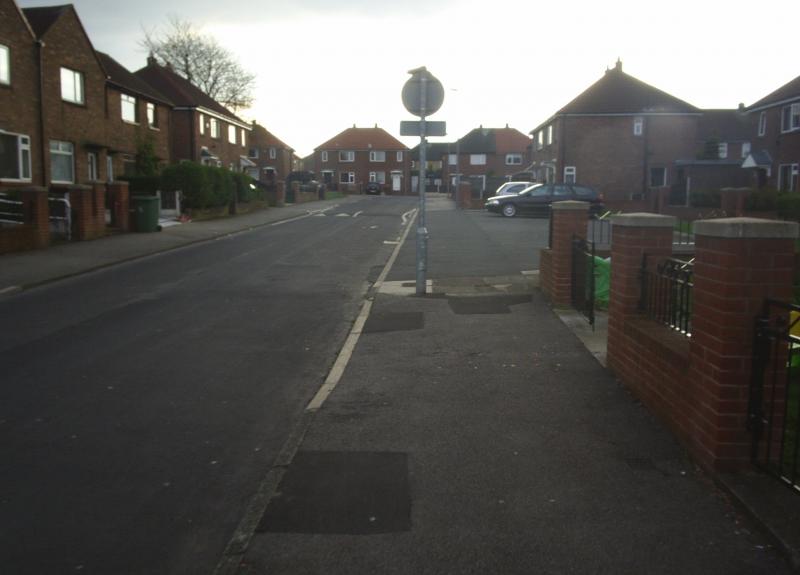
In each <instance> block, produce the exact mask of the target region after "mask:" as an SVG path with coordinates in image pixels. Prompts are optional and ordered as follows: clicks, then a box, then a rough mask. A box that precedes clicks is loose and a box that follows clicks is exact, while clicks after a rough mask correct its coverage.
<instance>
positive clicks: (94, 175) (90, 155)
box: [86, 152, 100, 182]
mask: <svg viewBox="0 0 800 575" xmlns="http://www.w3.org/2000/svg"><path fill="white" fill-rule="evenodd" d="M97 162H98V157H97V152H87V153H86V177H87V179H88V180H89V181H90V182H96V181H98V180H99V175H100V173H99V172H98V170H97Z"/></svg>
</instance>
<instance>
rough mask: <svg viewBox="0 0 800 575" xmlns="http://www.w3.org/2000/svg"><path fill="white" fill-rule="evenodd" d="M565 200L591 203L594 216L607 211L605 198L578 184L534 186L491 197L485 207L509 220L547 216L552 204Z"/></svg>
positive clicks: (591, 211)
mask: <svg viewBox="0 0 800 575" xmlns="http://www.w3.org/2000/svg"><path fill="white" fill-rule="evenodd" d="M564 200H579V201H582V202H589V204H590V206H589V211H590V213H592V214H599V213H602V212H604V211H605V206H604V205H603V197H602V196H601V195H600V194H598V193H597V192H596V191H595V190H593V189H592V188H590V187H588V186H581V185H578V184H533V185H532V186H529V187H527V188H525V189H524V190H522V191H521V192H520V193H518V194H513V195H510V196H494V197H491V198H489V199H488V200H487V201H486V204H485V206H484V207H485V208H486V209H487V210H489V211H490V212H495V213H499V214H503V215H504V216H506V217H507V218H511V217H514V216H516V215H517V214H531V215H543V216H546V215H548V214H549V213H550V204H552V203H553V202H561V201H564Z"/></svg>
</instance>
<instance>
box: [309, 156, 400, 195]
mask: <svg viewBox="0 0 800 575" xmlns="http://www.w3.org/2000/svg"><path fill="white" fill-rule="evenodd" d="M376 151H384V152H385V153H386V161H384V162H371V161H370V159H369V157H370V152H369V151H368V150H357V151H355V157H354V160H355V161H353V162H342V161H339V150H321V149H320V150H316V151H315V152H314V167H315V170H314V171H315V172H316V174H317V177H318V178H319V179H320V181H322V172H323V171H332V172H333V180H332V182H333V185H334V186H336V188H337V189H340V188H345V187H347V186H346V185H345V184H344V183H342V182H341V176H340V174H342V173H346V172H353V173H354V174H355V182H354V183H355V185H356V186H357V187H358V189H359V190H361V191H363V189H364V187H365V186H366V184H367V183H368V182H369V174H370V172H383V173H384V176H385V182H386V183H385V184H384V190H385V191H386V192H391V189H392V172H394V171H398V172H401V173H402V180H401V191H400V193H401V194H408V193H410V191H411V177H410V174H411V169H410V166H411V153H410V152H409V151H408V150H397V149H394V150H376ZM322 152H327V154H328V161H327V162H323V161H322ZM397 152H402V154H403V159H402V160H400V161H398V160H397Z"/></svg>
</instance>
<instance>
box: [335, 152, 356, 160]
mask: <svg viewBox="0 0 800 575" xmlns="http://www.w3.org/2000/svg"><path fill="white" fill-rule="evenodd" d="M339 161H340V162H355V161H356V153H355V152H354V151H352V150H348V151H344V152H339Z"/></svg>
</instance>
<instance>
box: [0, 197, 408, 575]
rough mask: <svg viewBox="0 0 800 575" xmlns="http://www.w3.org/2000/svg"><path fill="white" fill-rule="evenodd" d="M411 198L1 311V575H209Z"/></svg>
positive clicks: (171, 255)
mask: <svg viewBox="0 0 800 575" xmlns="http://www.w3.org/2000/svg"><path fill="white" fill-rule="evenodd" d="M414 207H415V201H414V199H412V198H391V197H376V198H372V197H366V198H364V199H363V200H361V201H358V202H354V203H348V204H346V205H342V206H340V207H338V208H334V209H332V210H329V211H327V212H326V213H325V214H324V215H319V216H316V217H308V218H304V219H301V220H297V221H292V222H288V223H284V224H282V225H271V226H266V227H264V228H260V229H257V230H253V231H249V232H245V233H241V234H238V235H235V236H230V237H226V238H223V239H220V240H216V241H212V242H208V243H204V244H199V245H195V246H191V247H187V248H184V249H180V250H175V251H172V252H167V253H164V254H161V255H158V256H153V257H149V258H146V259H143V260H139V261H135V262H131V263H128V264H122V265H119V266H114V267H111V268H108V269H105V270H101V271H98V272H94V273H91V274H87V275H83V276H79V277H76V278H72V279H68V280H63V281H60V282H57V283H54V284H49V285H46V286H43V287H40V288H36V289H33V290H30V291H26V292H23V293H20V294H17V295H14V296H10V297H6V298H4V299H3V300H2V301H0V317H2V322H3V325H4V327H5V329H3V330H2V332H0V365H2V382H3V384H2V386H0V454H1V457H2V465H0V558H2V564H1V566H0V571H2V572H3V573H10V574H15V575H16V574H27V573H31V574H42V573H76V572H78V573H104V574H108V573H148V574H151V573H192V574H195V573H209V572H211V570H212V569H213V567H214V565H216V563H217V561H218V559H219V558H220V556H221V554H222V552H223V550H224V548H225V545H226V544H227V542H228V540H229V538H230V536H231V533H232V532H233V531H234V529H235V528H236V526H237V523H238V521H239V520H240V518H241V516H242V513H243V512H244V510H245V509H246V507H247V504H248V502H249V500H250V498H251V497H252V496H253V494H254V492H255V491H256V489H257V487H258V483H259V481H260V480H261V479H262V478H263V476H264V473H265V471H266V470H267V469H268V468H269V466H270V465H271V463H272V462H273V460H274V459H275V457H276V455H277V453H278V451H279V450H280V448H281V446H282V445H283V443H284V441H285V440H286V438H287V436H288V435H289V433H290V432H291V430H292V427H293V425H294V424H295V423H296V421H297V420H298V418H299V417H300V414H301V413H302V411H303V408H304V407H305V405H306V404H307V402H308V401H309V399H310V398H311V397H312V396H313V395H314V393H315V392H316V390H317V389H318V387H319V385H320V384H321V382H322V381H323V380H324V378H325V376H326V374H327V371H328V369H329V368H330V366H331V364H332V363H333V361H334V359H335V357H336V354H337V352H338V350H339V348H340V346H341V345H342V342H343V341H344V339H345V337H346V334H347V332H348V330H349V329H350V327H351V324H352V321H353V319H354V318H355V316H356V315H357V313H358V310H359V307H360V304H361V301H362V299H363V296H364V293H365V290H366V287H367V286H368V285H369V281H372V280H374V279H375V277H377V275H378V273H379V272H380V269H381V268H382V267H383V265H384V264H385V262H386V260H387V259H388V257H389V255H390V253H391V251H392V249H393V245H391V244H390V243H385V242H392V241H394V240H396V239H397V238H398V236H399V235H400V232H401V230H402V223H401V215H402V214H403V213H404V212H406V211H408V210H409V209H412V208H414Z"/></svg>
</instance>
